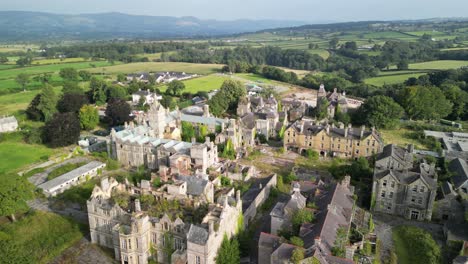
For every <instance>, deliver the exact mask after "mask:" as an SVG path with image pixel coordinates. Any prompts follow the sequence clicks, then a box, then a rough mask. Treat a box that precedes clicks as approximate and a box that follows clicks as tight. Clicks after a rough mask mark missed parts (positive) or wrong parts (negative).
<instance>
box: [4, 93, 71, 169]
mask: <svg viewBox="0 0 468 264" xmlns="http://www.w3.org/2000/svg"><path fill="white" fill-rule="evenodd" d="M61 89H62V88H61V87H54V90H55V92H56V93H57V94H58V93H60V91H61ZM39 92H40V90H34V91H26V92H18V93H14V94H6V95H1V96H0V115H7V114H13V113H15V112H17V111H18V110H25V109H26V108H27V107H28V105H29V103H30V102H31V100H32V99H33V98H34V96H36V95H37V94H38V93H39ZM0 166H1V165H0Z"/></svg>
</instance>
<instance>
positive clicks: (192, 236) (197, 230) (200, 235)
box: [187, 224, 209, 246]
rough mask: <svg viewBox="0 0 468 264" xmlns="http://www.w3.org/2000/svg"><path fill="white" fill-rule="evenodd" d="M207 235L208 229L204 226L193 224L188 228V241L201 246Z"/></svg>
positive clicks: (204, 242)
mask: <svg viewBox="0 0 468 264" xmlns="http://www.w3.org/2000/svg"><path fill="white" fill-rule="evenodd" d="M208 237H209V234H208V230H206V229H205V228H203V227H201V226H197V225H193V224H192V225H190V229H189V232H188V234H187V240H188V241H190V242H192V243H195V244H198V245H202V246H203V245H205V244H206V242H207V241H208Z"/></svg>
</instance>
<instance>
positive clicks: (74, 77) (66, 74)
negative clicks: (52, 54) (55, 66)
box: [59, 68, 80, 81]
mask: <svg viewBox="0 0 468 264" xmlns="http://www.w3.org/2000/svg"><path fill="white" fill-rule="evenodd" d="M59 75H60V77H62V79H64V80H67V81H78V79H79V77H80V75H79V74H78V71H77V70H76V69H75V68H63V69H61V70H60V72H59Z"/></svg>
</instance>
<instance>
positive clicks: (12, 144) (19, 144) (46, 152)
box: [0, 132, 57, 179]
mask: <svg viewBox="0 0 468 264" xmlns="http://www.w3.org/2000/svg"><path fill="white" fill-rule="evenodd" d="M0 138H1V140H0V179H1V177H2V176H4V175H6V174H7V173H11V172H16V171H18V170H19V169H20V168H22V167H24V166H26V165H28V164H31V163H35V162H39V161H45V160H47V159H48V158H49V156H51V155H52V154H54V153H57V151H56V150H54V149H50V148H47V147H45V146H43V145H32V144H27V143H25V142H24V141H23V136H22V134H21V133H19V132H15V133H10V134H3V135H1V137H0Z"/></svg>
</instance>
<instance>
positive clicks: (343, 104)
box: [316, 84, 364, 117]
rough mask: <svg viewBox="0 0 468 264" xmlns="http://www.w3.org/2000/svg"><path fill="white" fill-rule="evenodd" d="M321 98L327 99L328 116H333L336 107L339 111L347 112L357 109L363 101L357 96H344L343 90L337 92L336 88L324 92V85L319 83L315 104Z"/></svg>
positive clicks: (318, 102)
mask: <svg viewBox="0 0 468 264" xmlns="http://www.w3.org/2000/svg"><path fill="white" fill-rule="evenodd" d="M322 98H324V99H326V100H327V101H328V104H329V105H328V109H327V112H328V116H329V117H334V116H335V111H336V108H337V107H338V108H339V109H340V111H341V112H343V113H347V112H352V111H355V110H357V109H358V108H359V107H361V105H362V104H363V103H364V100H362V99H359V98H351V97H349V96H346V93H345V92H342V93H339V92H338V89H337V88H334V89H333V92H328V93H327V92H326V91H325V86H324V85H323V84H322V85H320V88H319V91H318V93H317V104H316V105H319V104H320V101H321V100H322Z"/></svg>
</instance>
